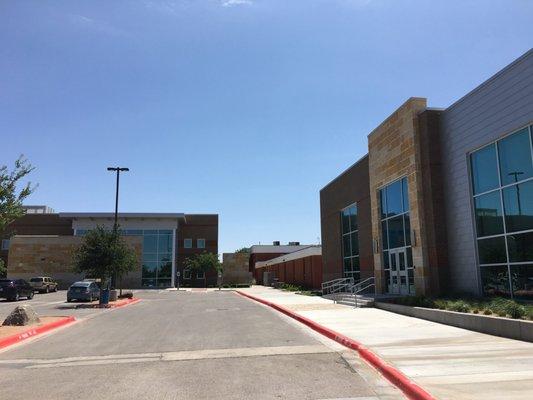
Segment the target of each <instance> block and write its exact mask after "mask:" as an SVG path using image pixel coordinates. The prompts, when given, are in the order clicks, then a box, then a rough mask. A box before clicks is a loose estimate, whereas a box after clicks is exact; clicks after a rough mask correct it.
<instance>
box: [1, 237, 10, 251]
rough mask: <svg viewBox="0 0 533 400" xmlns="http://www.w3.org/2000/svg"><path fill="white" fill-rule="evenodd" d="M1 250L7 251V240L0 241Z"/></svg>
mask: <svg viewBox="0 0 533 400" xmlns="http://www.w3.org/2000/svg"><path fill="white" fill-rule="evenodd" d="M2 250H9V239H2Z"/></svg>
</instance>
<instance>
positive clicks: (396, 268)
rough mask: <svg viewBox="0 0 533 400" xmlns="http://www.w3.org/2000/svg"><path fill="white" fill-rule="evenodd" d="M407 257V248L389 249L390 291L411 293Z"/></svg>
mask: <svg viewBox="0 0 533 400" xmlns="http://www.w3.org/2000/svg"><path fill="white" fill-rule="evenodd" d="M406 261H407V259H406V253H405V248H401V249H394V250H390V251H389V265H390V278H389V279H390V281H389V287H390V292H391V293H393V294H409V284H408V281H409V280H408V274H407V262H406Z"/></svg>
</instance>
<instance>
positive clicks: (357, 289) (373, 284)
mask: <svg viewBox="0 0 533 400" xmlns="http://www.w3.org/2000/svg"><path fill="white" fill-rule="evenodd" d="M366 282H369V283H368V284H366V286H363V284H365V283H366ZM371 287H373V288H374V295H375V294H376V280H375V278H374V277H373V276H372V277H370V278H367V279H365V280H363V281H361V282H359V283H357V284H356V285H354V286H353V287H352V295H353V297H354V305H355V308H357V306H358V304H357V295H358V294H359V293H361V292H363V291H365V290H367V289H369V288H371Z"/></svg>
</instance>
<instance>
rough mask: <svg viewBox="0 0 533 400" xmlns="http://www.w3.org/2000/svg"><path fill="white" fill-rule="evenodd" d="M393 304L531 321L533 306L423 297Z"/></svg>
mask: <svg viewBox="0 0 533 400" xmlns="http://www.w3.org/2000/svg"><path fill="white" fill-rule="evenodd" d="M394 302H395V303H396V304H402V305H405V306H411V307H426V308H438V309H439V310H448V311H456V312H463V313H474V314H484V315H497V316H500V317H510V318H515V319H530V320H533V306H531V305H524V304H520V303H517V302H516V301H514V300H510V299H505V298H502V297H495V298H490V299H485V298H483V299H465V298H455V299H435V298H430V297H425V296H408V297H402V298H400V299H397V300H396V301H394Z"/></svg>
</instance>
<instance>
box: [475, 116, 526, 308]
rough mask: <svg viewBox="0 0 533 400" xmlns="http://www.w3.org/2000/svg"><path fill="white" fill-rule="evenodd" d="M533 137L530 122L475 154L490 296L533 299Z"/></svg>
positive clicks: (479, 229)
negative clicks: (527, 125) (532, 297)
mask: <svg viewBox="0 0 533 400" xmlns="http://www.w3.org/2000/svg"><path fill="white" fill-rule="evenodd" d="M531 142H532V127H531V126H529V127H528V128H524V129H521V130H520V131H518V132H516V133H513V134H511V135H509V136H507V137H505V138H503V139H501V140H498V141H497V142H495V143H491V144H490V145H488V146H485V147H484V148H482V149H480V150H478V151H476V152H474V153H472V154H471V155H470V163H471V167H472V186H473V188H472V189H473V193H474V201H473V203H474V214H475V218H476V234H477V237H478V239H477V245H478V246H477V247H478V258H479V264H480V269H481V279H482V284H483V291H484V293H485V294H486V295H509V296H513V297H516V298H524V299H526V298H527V299H530V298H531V294H532V293H533V285H532V283H533V267H532V265H533V149H532V144H531ZM495 171H496V172H495ZM498 172H499V173H498Z"/></svg>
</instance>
